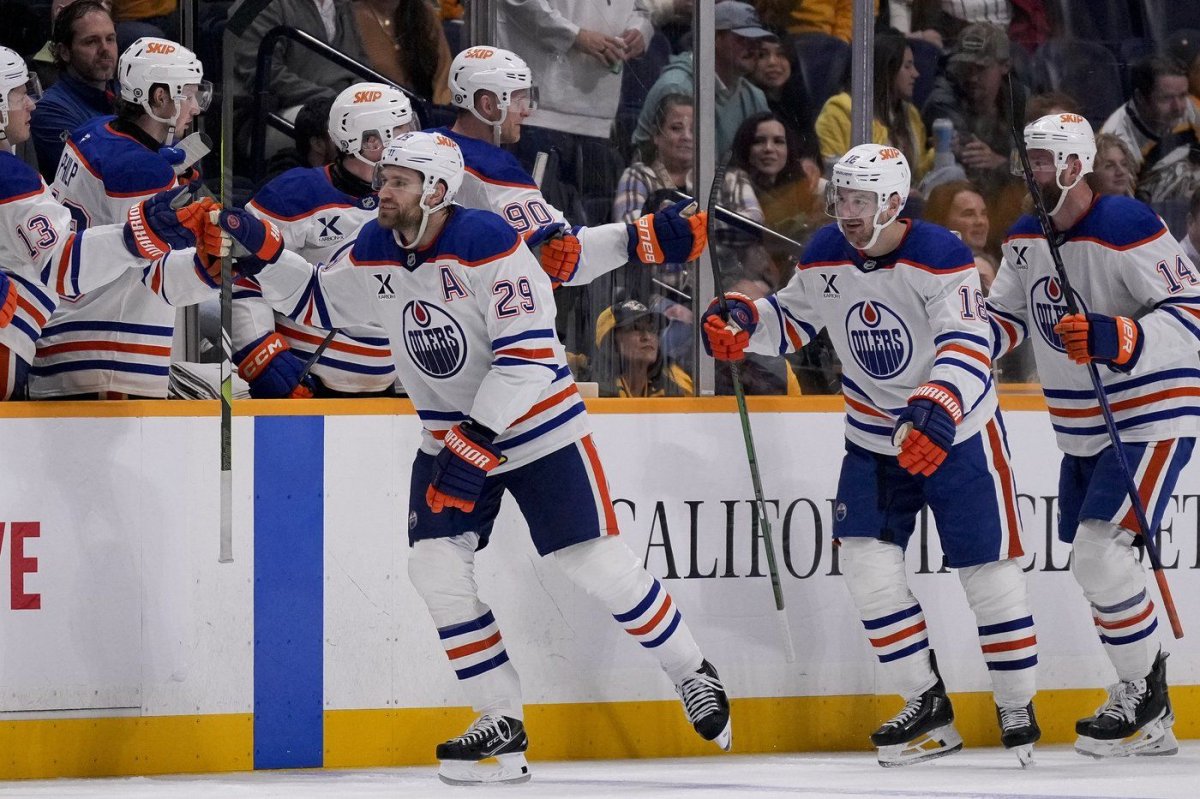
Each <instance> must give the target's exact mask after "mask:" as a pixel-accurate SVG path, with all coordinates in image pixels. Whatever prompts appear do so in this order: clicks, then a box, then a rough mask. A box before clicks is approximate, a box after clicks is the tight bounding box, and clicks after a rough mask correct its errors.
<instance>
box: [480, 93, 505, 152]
mask: <svg viewBox="0 0 1200 799" xmlns="http://www.w3.org/2000/svg"><path fill="white" fill-rule="evenodd" d="M497 105H499V101H497ZM499 108H500V118H499V119H497V120H495V121H492V120H490V119H487V118H485V117H484V116H483V114H481V113H479V109H478V108H476V107H475V106H471V113H472V114H473V115H474V116H475V118H476V119H478V120H479V121H480V122H482V123H483V124H485V125H491V126H492V144H494V145H496V146H497V147H499V146H500V145H501V143H502V142H501V141H500V128H501V127H502V126H503V125H504V120H506V119H508V106H507V105H500V106H499Z"/></svg>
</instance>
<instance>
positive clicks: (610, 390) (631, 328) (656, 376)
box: [592, 300, 692, 397]
mask: <svg viewBox="0 0 1200 799" xmlns="http://www.w3.org/2000/svg"><path fill="white" fill-rule="evenodd" d="M666 327H667V318H666V317H665V316H663V315H662V314H660V313H658V312H657V311H652V310H650V309H649V308H647V307H646V306H645V305H644V304H642V303H641V302H639V301H638V300H625V301H624V302H618V303H616V304H615V305H613V306H612V307H610V308H606V309H604V311H603V312H601V314H600V317H599V318H598V319H597V320H596V359H595V361H594V365H593V367H592V379H593V380H594V381H596V382H597V383H599V385H600V396H601V397H689V396H691V395H692V378H691V376H690V375H688V373H687V372H685V371H684V370H683V368H682V367H681V366H679V364H677V363H675V362H674V361H672V360H670V359H668V358H667V357H666V356H665V355H664V354H663V351H662V341H661V336H662V332H663V330H665V329H666Z"/></svg>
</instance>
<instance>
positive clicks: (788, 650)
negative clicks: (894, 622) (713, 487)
mask: <svg viewBox="0 0 1200 799" xmlns="http://www.w3.org/2000/svg"><path fill="white" fill-rule="evenodd" d="M727 165H728V159H726V160H725V161H722V162H721V164H720V166H718V167H717V171H716V174H715V175H713V182H712V188H711V189H709V192H708V219H707V223H708V229H707V231H706V232H707V233H708V251H709V256H710V257H711V259H712V271H713V287H714V288H715V289H716V292H717V303H718V305H719V307H720V309H721V318H722V319H723V320H724V321H725V322H726V323H729V303H728V302H726V300H725V286H724V282H723V281H722V280H721V264H720V262H719V259H718V258H717V248H716V246H715V245H714V244H713V242H714V241H715V237H714V235H713V228H714V226H715V221H716V220H715V215H714V213H713V210H714V209H715V208H716V204H717V193H718V192H719V191H720V188H721V185H722V184H723V183H724V181H725V169H726V167H727ZM729 377H730V379H731V380H732V381H733V396H734V397H735V398H736V399H737V409H738V419H739V420H740V421H741V424H742V439H743V440H744V441H745V443H746V460H747V462H748V463H749V464H750V482H751V484H753V486H754V501H755V502H756V503H757V505H758V516H759V519H760V520H761V522H762V531H763V544H765V545H766V548H767V570H768V571H769V572H770V573H771V593H773V594H774V595H775V610H776V613H775V620H776V621H777V622H778V623H779V629H780V633H781V634H782V635H783V643H784V654H785V656H786V657H787V662H788V663H794V662H795V661H796V649H795V647H794V646H793V645H792V631H791V628H790V627H789V626H788V620H787V611H786V610H785V609H784V604H783V586H782V585H781V584H780V582H779V567H778V566H777V565H776V563H775V545H774V542H773V540H772V535H771V522H770V520H769V519H768V518H767V503H766V500H764V499H763V488H762V477H761V476H760V475H759V473H758V455H757V453H756V452H755V449H754V433H753V432H752V431H751V429H750V412H749V410H747V408H746V392H745V391H744V390H743V388H742V373H741V367H740V365H739V363H738V362H737V361H730V362H729Z"/></svg>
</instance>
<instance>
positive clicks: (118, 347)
mask: <svg viewBox="0 0 1200 799" xmlns="http://www.w3.org/2000/svg"><path fill="white" fill-rule="evenodd" d="M89 350H105V351H108V352H129V353H133V354H135V355H157V356H159V357H162V358H170V357H171V348H170V347H156V346H154V345H152V344H129V343H127V342H124V341H64V342H63V343H61V344H50V345H48V346H40V345H39V346H38V348H37V354H38V357H39V358H45V357H49V356H51V355H59V354H61V353H64V352H87V351H89Z"/></svg>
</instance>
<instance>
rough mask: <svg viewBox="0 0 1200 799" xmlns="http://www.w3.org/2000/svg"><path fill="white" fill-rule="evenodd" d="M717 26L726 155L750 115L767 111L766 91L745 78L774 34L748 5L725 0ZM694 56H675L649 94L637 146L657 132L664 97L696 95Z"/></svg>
mask: <svg viewBox="0 0 1200 799" xmlns="http://www.w3.org/2000/svg"><path fill="white" fill-rule="evenodd" d="M713 17H714V19H715V23H714V27H715V28H716V32H717V33H716V39H715V44H714V60H715V62H716V63H715V67H716V73H717V87H716V98H715V102H716V107H717V112H716V114H717V119H716V122H717V130H716V152H717V156H718V157H720V156H723V155H724V153H725V152H726V151H727V150H728V149H729V146H730V145H731V144H733V136H734V134H735V133H736V132H737V129H738V127H739V126H740V125H741V124H742V121H743V120H745V119H746V117H748V116H750V115H751V114H757V113H759V112H760V111H766V110H768V108H767V98H766V96H765V95H764V94H763V92H762V89H760V88H758V87H757V86H755V85H754V84H753V83H751V82H750V81H748V80H747V79H746V76H747V75H749V74H750V73H752V72H753V71H754V66H755V63H756V62H757V60H758V45H759V44H760V43H761V42H762V41H763V40H764V39H774V38H775V34H773V33H771V32H770V31H768V30H766V29H765V28H763V25H762V21H761V20H760V19H759V18H758V12H757V11H755V10H754V7H753V6H751V5H749V4H747V3H740V2H737V0H725V2H721V3H717V5H716V7H715V8H714V9H713ZM692 69H693V67H692V53H690V52H687V53H682V54H680V55H678V56H675V57H674V58H672V59H671V60H670V61H669V62H668V63H667V66H666V67H665V68H664V69H663V72H662V75H660V76H659V78H658V80H657V81H656V82H655V84H654V85H653V86H651V87H650V91H649V92H648V93H647V95H646V103H645V105H644V106H642V113H641V115H640V116H639V117H638V121H637V129H636V130H634V132H633V143H634V145H635V146H640V145H641V144H642V143H643V142H647V141H649V140H650V137H651V135H652V131H653V119H654V113H655V111H654V109H656V108H658V103H659V101H660V100H661V99H662V97H663V95H666V94H687V95H690V94H691V93H692Z"/></svg>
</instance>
